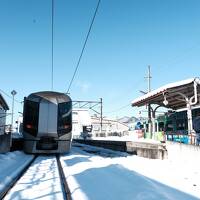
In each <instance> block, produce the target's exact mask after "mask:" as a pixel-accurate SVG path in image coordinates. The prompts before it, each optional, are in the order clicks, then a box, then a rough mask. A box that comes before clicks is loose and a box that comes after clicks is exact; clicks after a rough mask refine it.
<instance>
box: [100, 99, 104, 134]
mask: <svg viewBox="0 0 200 200" xmlns="http://www.w3.org/2000/svg"><path fill="white" fill-rule="evenodd" d="M100 104H101V118H100V120H101V121H100V123H101V133H102V120H103V113H102V112H103V102H102V98H100Z"/></svg>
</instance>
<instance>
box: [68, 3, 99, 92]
mask: <svg viewBox="0 0 200 200" xmlns="http://www.w3.org/2000/svg"><path fill="white" fill-rule="evenodd" d="M100 2H101V0H99V1H98V3H97V7H96V9H95V12H94V15H93V18H92V21H91V24H90V27H89V30H88V33H87V36H86V38H85V42H84V44H83V48H82V50H81V54H80V56H79V59H78V62H77V65H76V68H75V70H74V74H73V76H72V79H71V81H70V84H69V87H68V90H67V93H69V90H70V88H71V85H72V82H73V80H74V78H75V75H76V72H77V70H78V67H79V64H80V61H81V58H82V56H83V52H84V50H85V47H86V44H87V41H88V38H89V35H90V32H91V29H92V25H93V23H94V20H95V17H96V14H97V11H98V8H99V4H100Z"/></svg>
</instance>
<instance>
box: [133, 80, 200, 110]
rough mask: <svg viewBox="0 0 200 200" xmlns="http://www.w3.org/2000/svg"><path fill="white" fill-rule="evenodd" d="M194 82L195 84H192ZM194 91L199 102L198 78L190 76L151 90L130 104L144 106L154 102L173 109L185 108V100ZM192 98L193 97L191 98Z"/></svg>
mask: <svg viewBox="0 0 200 200" xmlns="http://www.w3.org/2000/svg"><path fill="white" fill-rule="evenodd" d="M195 84H196V86H194V85H195ZM195 88H196V92H197V95H198V101H197V104H200V79H199V78H191V79H187V80H183V81H178V82H175V83H170V84H167V85H164V86H163V87H160V88H158V89H156V90H153V91H151V92H149V93H147V94H145V95H143V96H141V97H139V98H137V99H135V100H133V101H132V102H131V104H132V106H138V107H140V106H144V105H147V104H156V105H160V106H163V107H166V108H171V109H173V110H178V109H182V108H186V100H185V98H184V97H187V98H188V99H190V98H191V97H192V96H194V93H195ZM193 100H194V99H193Z"/></svg>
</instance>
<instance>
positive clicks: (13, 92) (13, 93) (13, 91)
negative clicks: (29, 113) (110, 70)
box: [11, 90, 17, 131]
mask: <svg viewBox="0 0 200 200" xmlns="http://www.w3.org/2000/svg"><path fill="white" fill-rule="evenodd" d="M11 94H12V97H13V98H12V118H11V127H12V128H11V129H12V131H13V127H14V125H13V116H14V101H15V95H16V94H17V92H16V91H15V90H12V92H11Z"/></svg>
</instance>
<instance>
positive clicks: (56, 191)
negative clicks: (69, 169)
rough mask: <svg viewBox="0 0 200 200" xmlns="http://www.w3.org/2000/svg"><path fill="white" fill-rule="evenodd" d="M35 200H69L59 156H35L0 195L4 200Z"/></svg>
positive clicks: (69, 195) (69, 196)
mask: <svg viewBox="0 0 200 200" xmlns="http://www.w3.org/2000/svg"><path fill="white" fill-rule="evenodd" d="M37 198H41V199H43V198H44V199H46V198H47V199H48V198H51V199H64V200H71V194H70V191H69V187H68V184H67V182H66V179H65V175H64V172H63V169H62V165H61V163H60V158H59V155H56V156H55V155H54V156H53V155H48V156H46V155H40V156H35V157H34V158H33V160H32V161H31V162H30V163H29V164H28V165H27V166H26V167H25V168H24V169H23V170H22V171H21V172H20V174H18V176H17V177H16V178H15V179H14V180H13V181H12V183H10V184H9V185H8V186H7V187H6V188H5V189H4V191H3V192H2V193H0V199H4V200H11V199H37Z"/></svg>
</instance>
